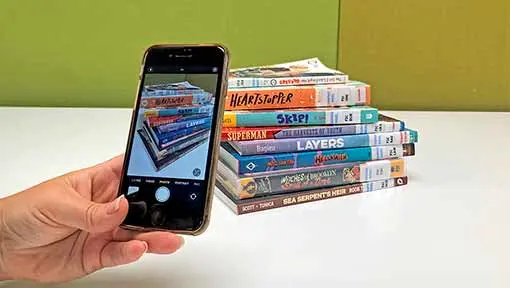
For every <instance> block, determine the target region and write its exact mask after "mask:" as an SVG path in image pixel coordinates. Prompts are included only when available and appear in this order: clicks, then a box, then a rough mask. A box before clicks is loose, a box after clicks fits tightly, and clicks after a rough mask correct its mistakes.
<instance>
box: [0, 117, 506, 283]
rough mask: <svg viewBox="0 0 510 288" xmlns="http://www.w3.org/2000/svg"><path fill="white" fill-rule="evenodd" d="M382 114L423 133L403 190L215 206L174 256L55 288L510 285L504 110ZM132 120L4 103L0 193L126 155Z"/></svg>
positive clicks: (151, 259)
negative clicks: (238, 209)
mask: <svg viewBox="0 0 510 288" xmlns="http://www.w3.org/2000/svg"><path fill="white" fill-rule="evenodd" d="M382 112H386V111H382ZM386 113H387V114H388V115H390V116H394V117H397V118H400V119H403V120H405V121H406V123H407V126H408V127H410V128H412V129H416V130H418V132H419V143H418V144H417V151H416V153H417V155H416V156H414V157H412V158H409V161H408V172H409V177H410V179H409V181H410V182H409V184H408V185H407V186H404V187H400V188H394V189H390V190H387V191H377V192H374V193H367V194H358V195H351V196H346V197H341V198H336V199H329V200H325V201H319V202H314V203H307V204H303V205H297V206H293V207H286V208H280V209H275V210H268V211H264V212H258V213H254V214H248V215H242V216H236V215H235V214H233V213H232V212H231V211H230V210H229V209H228V208H227V207H226V206H224V205H223V203H222V202H220V201H219V200H218V199H215V201H214V206H213V214H212V215H213V217H212V221H211V225H210V227H209V229H208V230H207V231H206V233H205V234H203V235H202V236H199V237H194V238H190V237H187V238H186V239H187V243H186V245H185V246H184V247H183V249H182V250H181V251H179V252H178V253H176V254H174V255H169V256H161V255H146V256H144V257H143V258H142V259H141V260H140V261H139V262H137V263H136V264H131V265H127V266H122V267H119V268H114V269H108V270H103V271H101V272H98V273H95V274H93V275H91V276H89V277H86V278H84V279H81V280H78V281H76V282H72V283H68V284H66V285H63V286H62V287H124V288H125V287H151V288H152V287H186V288H195V287H236V288H239V287H243V288H245V287H350V288H353V287H391V288H400V287H402V288H404V287H405V288H409V287H413V288H415V287H427V288H430V287H434V288H437V287H448V288H451V287H462V288H468V287H509V286H510V274H508V272H510V248H509V244H510V188H509V185H508V183H509V181H510V169H509V168H508V166H507V164H506V163H509V162H510V152H509V149H510V148H509V146H508V145H509V144H508V143H510V113H460V112H457V113H454V112H396V111H388V112H386ZM129 120H130V110H128V109H50V108H0V123H1V124H2V127H1V128H0V133H1V134H0V135H1V136H0V139H1V141H0V163H1V165H0V179H1V180H2V181H1V182H0V195H2V196H5V195H8V194H12V193H15V192H17V191H19V190H21V189H24V188H27V187H29V186H32V185H34V184H36V183H38V182H40V181H43V180H46V179H48V178H51V177H54V176H57V175H59V174H62V173H65V172H67V171H69V170H72V169H78V168H81V167H85V166H88V165H93V164H95V163H97V162H100V161H103V160H105V159H108V158H110V157H112V156H115V155H117V154H119V153H122V152H123V151H124V145H125V140H126V135H127V132H128V126H129ZM505 272H506V273H507V275H505V274H504V273H505ZM1 285H2V284H0V286H1ZM3 285H5V286H8V287H36V285H33V286H32V285H29V286H27V284H26V283H16V282H6V283H4V284H3Z"/></svg>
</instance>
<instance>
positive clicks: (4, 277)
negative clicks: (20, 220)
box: [0, 199, 12, 281]
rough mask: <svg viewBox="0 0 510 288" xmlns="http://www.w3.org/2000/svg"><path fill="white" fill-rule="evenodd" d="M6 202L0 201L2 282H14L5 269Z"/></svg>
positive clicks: (0, 263) (0, 274)
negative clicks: (4, 207)
mask: <svg viewBox="0 0 510 288" xmlns="http://www.w3.org/2000/svg"><path fill="white" fill-rule="evenodd" d="M4 202H5V199H0V281H5V280H12V279H11V278H10V277H9V275H8V274H7V271H6V269H5V265H4V264H5V263H4V259H5V255H4V253H5V248H4V247H5V237H6V231H5V217H4V216H5V213H4V209H3V206H4Z"/></svg>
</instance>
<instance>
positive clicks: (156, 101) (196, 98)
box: [140, 93, 212, 109]
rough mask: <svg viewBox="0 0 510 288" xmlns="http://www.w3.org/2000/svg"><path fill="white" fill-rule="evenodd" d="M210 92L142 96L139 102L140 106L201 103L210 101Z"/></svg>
mask: <svg viewBox="0 0 510 288" xmlns="http://www.w3.org/2000/svg"><path fill="white" fill-rule="evenodd" d="M211 95H212V94H210V93H201V94H196V95H169V96H160V97H149V98H143V99H142V100H141V102H140V106H141V107H142V108H146V109H148V108H171V107H177V106H185V105H194V104H202V103H205V102H209V101H210V96H211Z"/></svg>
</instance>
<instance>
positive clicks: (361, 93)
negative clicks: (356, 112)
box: [225, 81, 370, 111]
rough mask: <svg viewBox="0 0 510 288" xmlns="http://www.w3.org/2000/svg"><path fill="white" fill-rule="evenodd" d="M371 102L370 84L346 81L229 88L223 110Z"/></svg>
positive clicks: (316, 106)
mask: <svg viewBox="0 0 510 288" xmlns="http://www.w3.org/2000/svg"><path fill="white" fill-rule="evenodd" d="M355 105H370V86H369V85H367V84H365V83H362V82H357V81H350V82H348V83H346V84H328V85H309V86H281V87H274V88H273V87H271V88H264V87H260V88H236V89H229V90H228V91H227V96H226V99H225V110H231V111H232V110H261V109H293V108H319V107H348V106H355Z"/></svg>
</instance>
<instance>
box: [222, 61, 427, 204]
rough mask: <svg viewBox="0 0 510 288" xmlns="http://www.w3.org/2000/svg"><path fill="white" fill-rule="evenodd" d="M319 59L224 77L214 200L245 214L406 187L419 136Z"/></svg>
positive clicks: (245, 70) (364, 87) (366, 88)
mask: <svg viewBox="0 0 510 288" xmlns="http://www.w3.org/2000/svg"><path fill="white" fill-rule="evenodd" d="M370 99H371V88H370V86H369V85H368V84H366V83H363V82H359V81H354V80H351V79H349V77H348V75H347V74H345V73H343V72H341V71H338V70H334V69H330V68H328V67H326V66H325V65H324V64H322V63H321V62H320V60H319V59H317V58H312V59H305V60H300V61H295V62H289V63H283V64H276V65H273V66H263V67H250V68H242V69H233V70H231V71H230V75H229V84H228V92H227V97H226V99H225V112H224V113H225V114H224V121H223V129H222V136H221V137H222V138H221V139H222V141H221V148H220V155H219V158H220V159H219V161H218V173H217V175H216V186H217V187H218V190H217V196H218V197H219V198H220V199H221V200H222V201H223V202H224V203H225V204H226V205H227V206H228V207H230V208H231V209H232V210H233V211H234V212H235V213H236V214H246V213H252V212H257V211H262V210H267V209H274V208H279V207H284V206H289V205H296V204H302V203H306V202H311V201H317V200H324V199H329V198H335V197H339V196H344V195H350V194H356V193H362V192H370V191H376V190H383V189H387V188H392V187H396V186H402V185H406V184H407V183H408V177H407V174H406V168H407V167H406V157H408V156H413V155H415V143H416V142H417V140H418V133H417V131H415V130H411V129H408V128H407V127H406V126H405V123H404V121H402V120H400V119H394V118H391V117H389V116H387V115H383V114H381V113H379V111H378V110H377V109H376V108H374V107H371V106H370Z"/></svg>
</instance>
